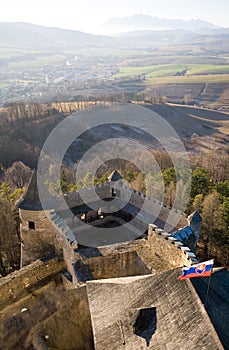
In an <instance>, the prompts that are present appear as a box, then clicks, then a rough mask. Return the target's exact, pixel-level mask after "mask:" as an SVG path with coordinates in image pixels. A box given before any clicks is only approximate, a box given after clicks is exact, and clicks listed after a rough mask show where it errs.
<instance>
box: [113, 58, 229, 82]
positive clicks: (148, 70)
mask: <svg viewBox="0 0 229 350" xmlns="http://www.w3.org/2000/svg"><path fill="white" fill-rule="evenodd" d="M139 64H140V62H139ZM227 74H229V65H213V64H161V65H160V64H157V65H148V66H144V65H138V66H124V67H121V68H120V69H119V72H118V73H117V74H115V75H114V76H113V78H131V77H138V76H144V77H145V78H146V79H148V78H159V77H171V76H172V77H186V76H195V75H198V76H199V75H200V76H201V78H200V80H201V81H202V79H203V78H202V76H203V75H210V77H211V78H210V81H211V82H212V76H214V75H224V77H223V78H222V77H221V78H222V80H223V82H225V75H227ZM213 78H214V77H213ZM194 80H195V79H194ZM200 80H198V78H197V80H195V81H197V82H200ZM219 81H221V79H220V80H219ZM228 81H229V80H227V81H226V82H228Z"/></svg>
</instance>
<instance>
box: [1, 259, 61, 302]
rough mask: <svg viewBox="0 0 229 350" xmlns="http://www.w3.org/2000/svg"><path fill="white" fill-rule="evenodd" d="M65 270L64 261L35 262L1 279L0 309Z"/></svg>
mask: <svg viewBox="0 0 229 350" xmlns="http://www.w3.org/2000/svg"><path fill="white" fill-rule="evenodd" d="M65 268H66V264H65V261H64V260H61V261H59V260H58V259H57V258H53V259H50V260H47V261H45V262H43V261H41V260H36V261H34V262H32V263H31V264H30V265H27V266H24V267H23V268H22V269H20V270H18V271H14V272H13V273H11V274H9V275H8V276H6V277H4V278H1V279H0V295H1V300H0V307H2V306H3V305H5V304H6V303H12V302H13V301H15V300H17V299H18V298H21V297H22V296H23V295H26V294H27V293H29V290H30V289H31V288H33V287H34V286H35V287H36V288H37V286H38V285H39V283H41V282H42V281H43V280H45V279H47V278H49V277H53V276H54V275H56V274H58V273H59V272H61V271H63V270H64V269H65Z"/></svg>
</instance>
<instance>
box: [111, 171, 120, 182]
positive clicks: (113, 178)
mask: <svg viewBox="0 0 229 350" xmlns="http://www.w3.org/2000/svg"><path fill="white" fill-rule="evenodd" d="M108 180H109V181H119V180H122V175H120V174H119V172H118V171H117V170H114V171H113V172H112V173H111V174H110V176H108Z"/></svg>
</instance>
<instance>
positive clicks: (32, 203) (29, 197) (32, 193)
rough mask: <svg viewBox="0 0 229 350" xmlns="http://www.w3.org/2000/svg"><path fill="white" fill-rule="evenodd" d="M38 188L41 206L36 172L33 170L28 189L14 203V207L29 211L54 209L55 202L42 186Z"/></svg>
mask: <svg viewBox="0 0 229 350" xmlns="http://www.w3.org/2000/svg"><path fill="white" fill-rule="evenodd" d="M40 187H41V188H40V193H41V195H42V204H41V201H40V195H39V192H38V187H37V171H36V170H34V171H33V173H32V175H31V178H30V181H29V185H28V188H27V190H26V192H25V193H24V194H23V196H22V197H21V198H20V199H19V200H18V201H17V202H16V206H17V207H18V208H19V209H23V210H31V211H38V210H48V209H54V208H55V207H56V204H55V203H56V201H55V200H54V198H53V197H52V196H51V195H50V193H49V191H48V189H47V188H46V186H45V185H44V184H42V186H40Z"/></svg>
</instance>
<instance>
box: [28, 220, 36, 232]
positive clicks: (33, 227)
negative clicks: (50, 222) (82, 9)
mask: <svg viewBox="0 0 229 350" xmlns="http://www.w3.org/2000/svg"><path fill="white" fill-rule="evenodd" d="M29 229H31V230H35V222H34V221H29Z"/></svg>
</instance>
